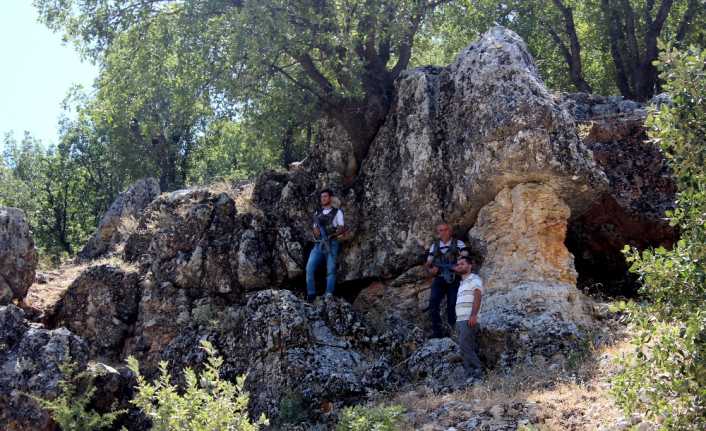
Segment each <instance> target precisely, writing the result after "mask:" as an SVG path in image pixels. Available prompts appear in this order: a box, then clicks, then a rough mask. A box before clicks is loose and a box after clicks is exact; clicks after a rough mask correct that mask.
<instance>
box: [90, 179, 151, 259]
mask: <svg viewBox="0 0 706 431" xmlns="http://www.w3.org/2000/svg"><path fill="white" fill-rule="evenodd" d="M159 193H160V189H159V182H158V181H157V180H156V179H154V178H144V179H141V180H139V181H137V182H136V183H134V184H133V185H131V186H130V188H128V189H127V190H126V191H125V192H123V193H121V194H120V195H119V196H118V197H117V199H115V201H114V202H113V203H112V204H111V205H110V208H108V211H106V212H105V214H103V217H102V218H101V220H100V222H99V223H98V227H97V228H96V231H95V232H94V233H93V236H91V238H89V240H88V242H87V243H86V245H85V246H84V247H83V249H82V250H81V252H80V253H79V257H81V258H82V259H95V258H96V257H99V256H102V255H105V254H108V253H111V252H114V251H115V250H116V247H117V245H118V244H120V243H122V242H124V241H125V240H126V239H127V236H128V234H129V233H130V232H129V231H130V230H131V229H132V227H133V226H132V225H134V224H135V222H136V220H137V219H138V218H139V217H140V214H141V213H142V210H144V209H145V208H146V207H147V205H148V204H149V203H150V202H152V200H154V199H155V198H156V197H157V196H159Z"/></svg>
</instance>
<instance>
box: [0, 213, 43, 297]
mask: <svg viewBox="0 0 706 431" xmlns="http://www.w3.org/2000/svg"><path fill="white" fill-rule="evenodd" d="M36 268H37V251H36V250H35V248H34V241H33V240H32V234H31V232H30V230H29V225H28V224H27V221H26V220H25V215H24V213H23V212H22V210H19V209H17V208H9V207H0V305H4V304H8V303H10V301H12V299H13V298H17V299H20V300H21V299H24V297H25V296H26V295H27V289H29V286H31V285H32V283H33V282H34V274H35V270H36Z"/></svg>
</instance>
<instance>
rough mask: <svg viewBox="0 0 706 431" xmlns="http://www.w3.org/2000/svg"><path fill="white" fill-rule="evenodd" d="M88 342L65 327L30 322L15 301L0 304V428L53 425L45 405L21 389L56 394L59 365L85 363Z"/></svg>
mask: <svg viewBox="0 0 706 431" xmlns="http://www.w3.org/2000/svg"><path fill="white" fill-rule="evenodd" d="M87 360H88V346H87V345H86V343H85V342H84V341H83V340H82V339H81V338H80V337H78V336H76V335H74V334H72V333H71V332H70V331H68V330H67V329H66V328H59V329H55V330H47V329H44V328H41V327H39V326H37V325H36V324H30V323H29V322H27V321H26V320H25V319H24V313H23V311H22V310H20V309H19V308H17V307H15V306H14V305H8V306H0V370H2V372H1V373H0V429H3V430H8V431H30V430H32V431H36V430H54V429H55V425H54V424H53V422H52V421H51V418H50V417H49V415H48V413H47V412H46V410H44V409H42V408H40V407H39V405H38V404H37V403H36V402H35V401H34V400H33V399H32V398H30V397H28V396H27V395H26V394H31V395H34V396H37V397H41V398H45V399H52V398H54V397H56V396H57V395H58V394H59V381H60V380H61V379H62V377H63V376H62V373H61V370H60V366H61V365H62V364H63V363H64V362H73V363H74V364H75V365H76V366H77V369H79V370H80V369H82V368H84V367H85V365H86V362H87Z"/></svg>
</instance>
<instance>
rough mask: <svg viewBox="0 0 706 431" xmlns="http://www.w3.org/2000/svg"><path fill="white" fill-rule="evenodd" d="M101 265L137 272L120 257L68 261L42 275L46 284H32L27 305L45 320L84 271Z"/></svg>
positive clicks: (26, 299) (26, 301)
mask: <svg viewBox="0 0 706 431" xmlns="http://www.w3.org/2000/svg"><path fill="white" fill-rule="evenodd" d="M99 265H111V266H115V267H118V268H120V269H122V270H123V271H137V268H136V267H135V266H133V265H132V264H130V263H127V262H124V261H123V260H122V259H120V258H118V257H107V258H103V259H97V260H93V261H90V262H82V263H75V262H72V261H67V262H64V263H62V264H61V265H60V266H59V267H58V268H55V269H53V270H51V271H47V272H43V273H42V274H41V276H43V277H44V278H45V280H46V283H36V282H35V283H34V284H32V286H30V288H29V290H28V292H27V296H26V297H25V301H24V302H25V304H26V305H27V306H28V307H30V308H32V309H34V310H36V311H37V312H38V313H39V318H40V319H43V318H44V317H46V316H47V315H49V314H52V312H53V310H54V307H56V304H57V303H58V302H59V300H61V298H62V297H63V296H64V292H66V290H67V289H68V288H69V286H71V283H73V282H74V280H76V278H78V276H79V275H81V273H82V272H83V271H85V270H86V269H87V268H89V267H91V266H99Z"/></svg>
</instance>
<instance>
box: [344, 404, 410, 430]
mask: <svg viewBox="0 0 706 431" xmlns="http://www.w3.org/2000/svg"><path fill="white" fill-rule="evenodd" d="M402 413H404V409H403V408H402V407H401V406H397V405H393V406H376V407H365V406H353V407H346V408H345V409H343V412H341V419H340V421H339V422H338V425H337V426H336V431H395V430H397V429H399V427H400V425H401V421H402Z"/></svg>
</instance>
